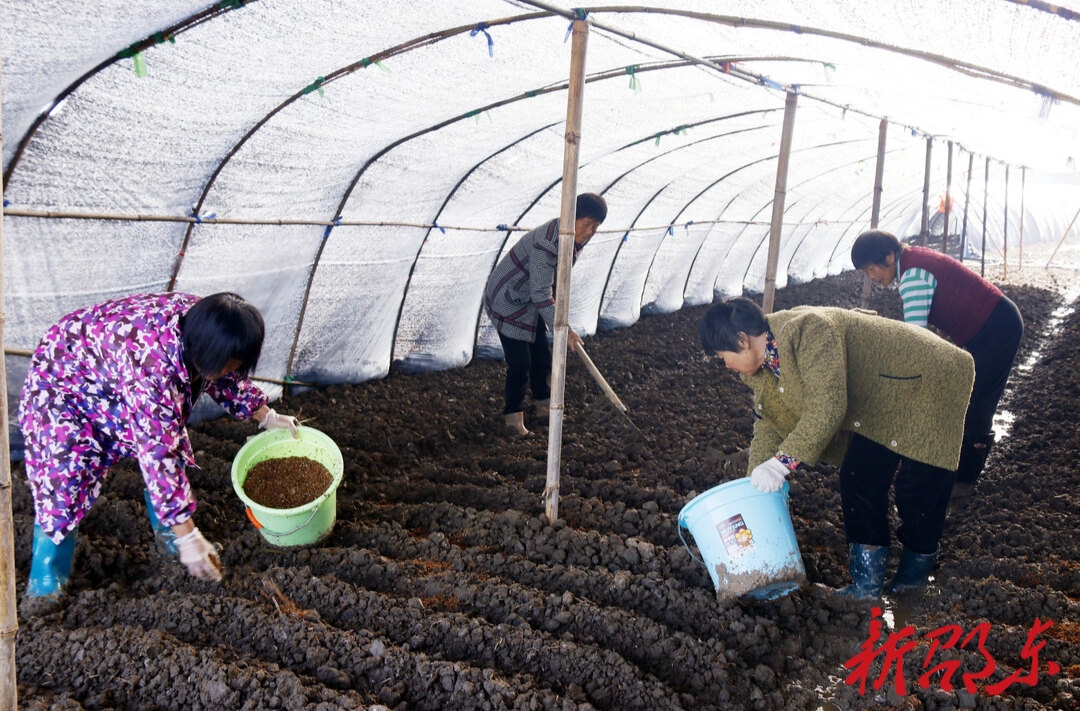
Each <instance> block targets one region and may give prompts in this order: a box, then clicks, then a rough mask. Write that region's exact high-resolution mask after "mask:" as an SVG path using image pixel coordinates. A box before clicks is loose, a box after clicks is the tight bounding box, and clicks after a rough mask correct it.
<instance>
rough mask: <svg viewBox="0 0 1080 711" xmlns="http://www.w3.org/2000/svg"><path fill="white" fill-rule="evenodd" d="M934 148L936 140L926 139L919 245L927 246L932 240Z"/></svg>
mask: <svg viewBox="0 0 1080 711" xmlns="http://www.w3.org/2000/svg"><path fill="white" fill-rule="evenodd" d="M933 147H934V139H932V138H930V137H929V136H927V137H926V170H924V171H923V184H922V226H921V227H919V245H920V246H922V247H925V246H926V242H927V240H928V239H929V238H930V213H929V210H930V152H931V150H932V149H933Z"/></svg>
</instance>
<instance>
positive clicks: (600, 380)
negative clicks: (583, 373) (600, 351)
mask: <svg viewBox="0 0 1080 711" xmlns="http://www.w3.org/2000/svg"><path fill="white" fill-rule="evenodd" d="M574 352H575V353H577V354H578V356H579V357H580V358H581V362H582V363H584V364H585V369H586V370H588V371H589V375H591V376H592V377H593V380H595V381H596V384H597V385H599V386H600V389H601V390H603V391H604V394H605V395H607V399H608V400H611V404H612V405H614V406H615V407H617V408H619V410H620V411H621V412H626V405H624V404H622V400H620V399H619V396H618V395H616V394H615V391H614V390H612V389H611V386H610V385H608V381H607V380H605V379H604V376H603V375H601V374H600V370H599V369H598V368H597V367H596V364H595V363H593V362H592V358H590V357H589V354H588V353H586V352H585V348H584V346H582V345H581V343H578V344H577V346H576V347H575V348H574Z"/></svg>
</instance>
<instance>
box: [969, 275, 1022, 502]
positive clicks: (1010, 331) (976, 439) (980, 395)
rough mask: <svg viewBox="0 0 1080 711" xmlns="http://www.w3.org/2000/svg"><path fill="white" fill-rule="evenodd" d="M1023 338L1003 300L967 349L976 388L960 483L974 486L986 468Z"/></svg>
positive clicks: (1019, 325)
mask: <svg viewBox="0 0 1080 711" xmlns="http://www.w3.org/2000/svg"><path fill="white" fill-rule="evenodd" d="M1023 335H1024V320H1023V319H1022V318H1021V317H1020V311H1019V310H1018V309H1017V308H1016V304H1014V303H1013V302H1012V301H1010V300H1009V299H1008V298H1007V297H1005V296H1002V297H1001V300H1000V301H999V302H998V305H997V306H995V307H994V310H993V311H991V312H990V317H989V318H987V319H986V323H984V324H983V326H982V328H980V329H979V331H978V333H976V334H975V336H974V337H973V338H972V339H971V340H970V341H968V342H967V344H965V345H964V349H965V350H966V351H967V352H968V353H970V354H971V357H972V358H974V359H975V386H974V387H973V388H972V389H971V402H970V403H969V404H968V410H967V415H966V416H965V418H964V444H963V447H961V449H960V465H959V466H958V467H957V469H956V481H957V483H961V484H967V485H973V484H974V483H975V481H976V480H977V479H978V478H979V474H980V473H981V472H982V470H983V467H984V466H985V465H986V458H987V457H988V456H989V454H990V445H992V444H993V443H994V433H993V427H994V413H995V412H997V406H998V402H1000V400H1001V395H1002V394H1003V393H1004V392H1005V384H1006V383H1007V382H1008V380H1009V373H1010V372H1011V371H1012V366H1013V362H1014V361H1015V360H1016V353H1017V351H1019V350H1020V338H1021V337H1022V336H1023Z"/></svg>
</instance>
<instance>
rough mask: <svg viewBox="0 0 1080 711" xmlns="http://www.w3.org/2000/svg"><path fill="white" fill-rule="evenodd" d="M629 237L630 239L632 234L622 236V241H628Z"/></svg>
mask: <svg viewBox="0 0 1080 711" xmlns="http://www.w3.org/2000/svg"><path fill="white" fill-rule="evenodd" d="M629 237H630V233H627V234H624V235H623V236H622V241H623V242H625V241H626V240H627V238H629Z"/></svg>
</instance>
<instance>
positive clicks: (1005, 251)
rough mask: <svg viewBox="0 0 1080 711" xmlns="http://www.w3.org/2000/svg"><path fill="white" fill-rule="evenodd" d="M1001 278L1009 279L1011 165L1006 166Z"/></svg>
mask: <svg viewBox="0 0 1080 711" xmlns="http://www.w3.org/2000/svg"><path fill="white" fill-rule="evenodd" d="M1001 255H1002V259H1001V278H1002V279H1008V278H1009V164H1008V163H1006V164H1005V232H1004V238H1003V240H1002V247H1001Z"/></svg>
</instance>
